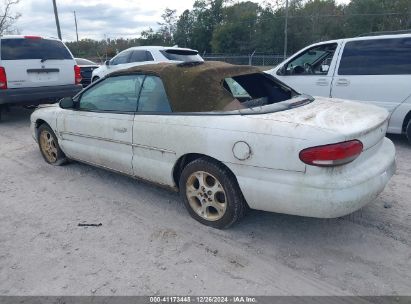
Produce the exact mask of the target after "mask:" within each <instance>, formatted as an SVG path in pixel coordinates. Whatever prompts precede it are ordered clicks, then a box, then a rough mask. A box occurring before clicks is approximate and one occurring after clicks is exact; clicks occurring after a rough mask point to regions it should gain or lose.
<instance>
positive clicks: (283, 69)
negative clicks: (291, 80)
mask: <svg viewBox="0 0 411 304" xmlns="http://www.w3.org/2000/svg"><path fill="white" fill-rule="evenodd" d="M285 66H286V65H283V66H282V67H281V68H279V69H278V70H277V75H279V76H283V75H285Z"/></svg>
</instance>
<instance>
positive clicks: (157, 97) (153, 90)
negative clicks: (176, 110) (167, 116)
mask: <svg viewBox="0 0 411 304" xmlns="http://www.w3.org/2000/svg"><path fill="white" fill-rule="evenodd" d="M138 112H162V113H167V112H171V107H170V103H169V100H168V97H167V94H166V91H165V89H164V85H163V82H162V80H161V79H160V78H159V77H156V76H147V77H146V79H145V80H144V84H143V88H142V89H141V94H140V99H139V101H138Z"/></svg>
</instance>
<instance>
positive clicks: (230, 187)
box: [179, 158, 247, 229]
mask: <svg viewBox="0 0 411 304" xmlns="http://www.w3.org/2000/svg"><path fill="white" fill-rule="evenodd" d="M179 189H180V196H181V198H182V200H183V202H184V205H185V207H186V209H187V210H188V212H189V214H190V215H191V216H192V217H193V218H194V219H195V220H197V221H199V222H200V223H202V224H204V225H207V226H210V227H214V228H218V229H224V228H228V227H230V226H231V225H233V224H234V223H236V222H237V221H239V220H240V219H241V218H242V217H244V215H245V213H246V209H247V204H246V202H245V199H244V197H243V194H242V193H241V190H240V187H239V186H238V183H237V180H236V179H235V177H234V175H233V174H232V173H231V171H229V169H228V168H226V167H225V166H224V165H222V164H221V163H219V162H217V161H215V160H212V159H209V158H199V159H196V160H194V161H192V162H190V163H189V164H188V165H187V166H185V168H184V169H183V171H182V173H181V176H180V181H179Z"/></svg>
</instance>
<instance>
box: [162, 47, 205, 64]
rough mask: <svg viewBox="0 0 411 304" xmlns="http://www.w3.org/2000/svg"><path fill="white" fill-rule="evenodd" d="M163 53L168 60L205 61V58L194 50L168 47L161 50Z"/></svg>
mask: <svg viewBox="0 0 411 304" xmlns="http://www.w3.org/2000/svg"><path fill="white" fill-rule="evenodd" d="M160 52H161V54H163V55H164V57H166V58H167V59H168V60H175V61H184V62H189V61H203V58H201V56H200V55H199V54H198V52H197V51H194V50H182V49H167V50H161V51H160Z"/></svg>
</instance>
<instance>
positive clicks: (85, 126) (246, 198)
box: [31, 62, 395, 228]
mask: <svg viewBox="0 0 411 304" xmlns="http://www.w3.org/2000/svg"><path fill="white" fill-rule="evenodd" d="M387 119H388V112H387V111H386V110H384V109H381V108H378V107H375V106H370V105H366V104H360V103H354V102H350V101H345V100H335V99H333V100H331V99H327V98H317V97H316V98H312V97H310V96H304V95H299V94H298V93H297V92H295V91H294V90H292V89H291V88H289V87H287V86H286V85H284V84H282V83H281V82H279V81H278V80H276V79H275V78H274V77H272V76H271V75H268V74H265V73H262V72H260V71H259V70H258V69H255V68H252V67H248V66H233V65H229V64H225V63H217V62H205V63H198V62H197V63H181V64H175V63H160V64H151V65H145V66H138V67H134V68H131V69H128V70H122V71H117V72H115V73H113V74H110V75H109V76H107V77H106V78H104V79H101V80H99V81H98V82H96V83H94V84H92V85H91V86H90V87H88V88H87V89H85V90H83V91H82V92H81V93H79V94H78V95H77V96H75V97H74V98H73V99H71V98H66V99H63V100H62V101H60V104H59V105H52V106H44V107H42V108H39V109H38V110H36V111H35V112H34V113H33V114H32V116H31V128H32V132H33V137H34V138H35V140H36V141H38V143H39V147H40V151H41V153H42V155H43V157H44V159H45V160H46V162H48V163H50V164H53V165H61V164H63V163H64V162H65V161H66V160H68V159H71V160H77V161H81V162H84V163H88V164H91V165H95V166H99V167H103V168H107V169H110V170H113V171H117V172H121V173H123V174H127V175H129V176H132V177H136V178H140V179H143V180H147V181H151V182H154V183H157V184H160V185H164V186H168V187H171V188H173V189H175V190H178V191H179V192H180V194H181V197H182V200H183V201H184V203H185V206H186V207H187V210H188V211H189V213H190V214H191V216H192V217H193V218H195V219H196V220H198V221H199V222H201V223H203V224H205V225H209V226H212V227H216V228H226V227H228V226H230V225H232V224H233V223H234V222H236V221H238V220H239V219H240V218H241V217H242V216H243V215H244V214H245V211H246V210H247V208H248V207H250V208H252V209H259V210H266V211H271V212H279V213H287V214H294V215H301V216H309V217H320V218H332V217H339V216H343V215H346V214H349V213H351V212H353V211H356V210H358V209H360V208H361V207H363V206H364V205H366V204H367V203H369V202H371V201H372V200H373V199H375V197H376V196H377V195H378V194H379V193H380V192H381V191H382V190H383V189H384V187H385V185H386V184H387V182H388V180H389V179H390V177H391V176H392V175H393V174H394V171H395V149H394V145H393V143H392V142H391V141H390V140H389V139H387V138H385V132H386V130H387Z"/></svg>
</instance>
